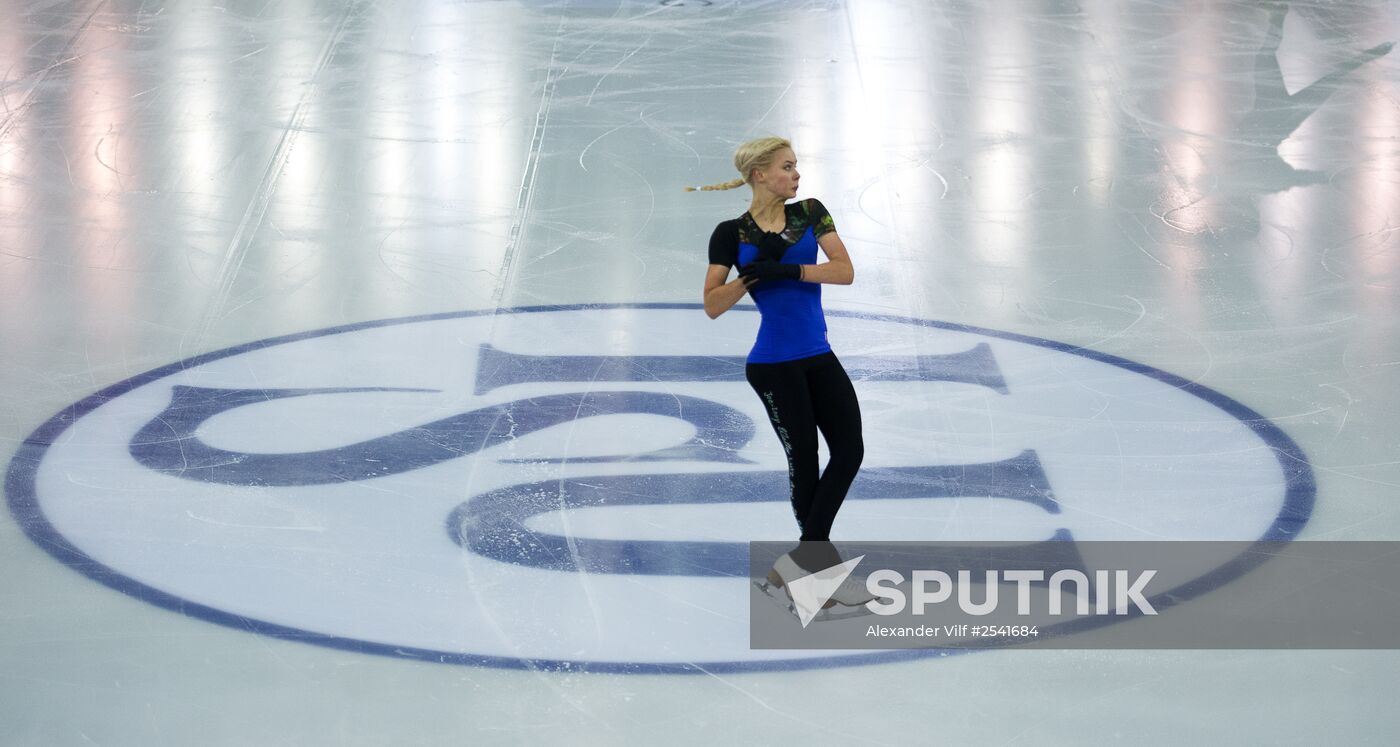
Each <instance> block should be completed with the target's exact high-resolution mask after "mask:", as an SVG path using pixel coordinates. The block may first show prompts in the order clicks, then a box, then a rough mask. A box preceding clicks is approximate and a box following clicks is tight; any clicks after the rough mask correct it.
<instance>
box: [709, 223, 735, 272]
mask: <svg viewBox="0 0 1400 747" xmlns="http://www.w3.org/2000/svg"><path fill="white" fill-rule="evenodd" d="M738 261H739V221H737V220H727V221H725V222H723V223H721V224H719V225H718V226H715V232H714V233H712V234H710V264H712V265H724V266H725V267H733V266H734V265H735V263H737V262H738Z"/></svg>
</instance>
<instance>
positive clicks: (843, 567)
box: [787, 555, 865, 628]
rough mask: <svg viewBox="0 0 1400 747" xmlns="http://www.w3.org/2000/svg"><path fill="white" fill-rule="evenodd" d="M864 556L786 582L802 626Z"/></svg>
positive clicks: (839, 586) (805, 625) (819, 608)
mask: <svg viewBox="0 0 1400 747" xmlns="http://www.w3.org/2000/svg"><path fill="white" fill-rule="evenodd" d="M864 558H865V556H864V555H862V556H860V557H859V558H855V559H853V560H847V561H846V562H844V563H841V564H839V565H833V566H831V567H830V568H826V569H823V570H820V571H817V572H816V573H813V574H811V575H809V576H803V577H802V578H799V579H794V580H792V581H789V582H788V585H787V589H788V594H790V595H792V606H793V608H794V609H796V610H797V619H798V620H801V621H802V627H803V628H806V627H807V625H808V623H810V622H812V619H813V618H815V617H816V616H817V613H818V612H821V611H822V607H823V606H824V605H825V604H826V603H827V600H829V599H831V595H832V594H835V593H836V590H837V589H839V588H841V584H842V583H843V582H844V581H845V580H846V577H847V576H849V575H851V571H854V570H855V569H856V566H857V565H858V564H859V563H860V561H861V560H863V559H864Z"/></svg>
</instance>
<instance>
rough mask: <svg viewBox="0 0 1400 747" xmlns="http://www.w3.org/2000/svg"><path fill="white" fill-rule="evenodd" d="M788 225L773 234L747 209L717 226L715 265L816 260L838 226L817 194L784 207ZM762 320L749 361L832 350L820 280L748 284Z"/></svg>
mask: <svg viewBox="0 0 1400 747" xmlns="http://www.w3.org/2000/svg"><path fill="white" fill-rule="evenodd" d="M783 210H784V212H785V213H786V214H787V227H786V228H784V229H783V231H782V232H781V233H768V232H767V231H764V230H763V229H761V228H759V227H758V224H757V223H755V222H754V219H753V216H751V215H749V214H748V213H744V214H743V215H742V216H740V217H738V218H735V219H734V220H727V221H724V222H723V223H721V224H719V225H718V226H716V227H715V232H714V233H713V234H712V235H711V236H710V264H712V265H724V266H725V267H733V266H735V265H738V266H740V267H743V266H744V265H747V264H748V263H750V262H752V261H754V259H756V258H758V257H760V256H762V257H769V258H772V259H773V260H775V261H778V262H783V263H786V264H796V265H814V264H816V263H817V237H819V236H821V235H823V234H826V233H830V232H831V231H835V230H836V223H835V221H833V220H832V219H831V214H830V213H828V212H827V211H826V207H825V206H823V205H822V204H821V202H819V201H818V200H816V199H815V198H810V199H806V200H802V201H800V202H793V203H790V204H788V205H785V206H783ZM749 295H750V296H752V297H753V302H754V304H755V305H757V306H758V312H759V315H760V317H761V318H762V321H761V322H759V325H758V339H757V340H755V341H754V345H753V350H751V351H749V357H748V362H749V363H781V362H783V361H791V360H797V359H799V358H809V357H811V356H814V355H821V354H822V353H826V352H830V350H831V346H830V345H829V344H827V341H826V317H825V316H824V315H823V314H822V288H821V285H820V284H819V283H804V282H802V281H800V280H770V281H767V282H764V283H759V284H757V285H754V286H752V287H751V288H749Z"/></svg>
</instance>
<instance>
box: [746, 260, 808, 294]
mask: <svg viewBox="0 0 1400 747" xmlns="http://www.w3.org/2000/svg"><path fill="white" fill-rule="evenodd" d="M739 277H741V278H744V282H745V286H744V287H746V288H747V287H750V286H752V285H753V284H754V283H764V282H767V281H769V280H801V279H802V265H789V264H783V263H782V262H774V261H773V260H771V259H767V258H764V257H760V258H759V259H756V260H754V261H752V262H750V263H749V264H746V265H744V266H743V267H741V268H739Z"/></svg>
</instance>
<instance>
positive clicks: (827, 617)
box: [750, 580, 875, 622]
mask: <svg viewBox="0 0 1400 747" xmlns="http://www.w3.org/2000/svg"><path fill="white" fill-rule="evenodd" d="M750 583H752V584H753V585H754V588H756V589H758V590H759V591H761V592H763V596H765V597H767V598H768V599H770V600H772V601H773V603H774V604H777V605H778V606H780V607H782V608H783V609H785V610H787V611H788V614H791V615H792V616H793V617H795V618H797V619H799V620H800V619H801V616H799V615H798V614H797V606H796V605H794V604H793V603H792V597H790V596H788V593H787V589H784V588H782V587H779V586H774V585H773V584H771V583H769V582H768V581H766V580H763V581H751V582H750ZM873 614H875V613H873V612H871V611H870V610H869V609H866V607H865V605H863V604H861V605H857V606H855V607H847V606H846V605H843V604H839V603H837V602H836V601H834V600H829V601H827V603H826V605H825V606H824V607H823V608H822V611H821V612H818V613H817V616H816V617H814V618H812V622H824V621H826V622H835V621H838V620H849V619H851V618H853V617H865V616H866V615H873Z"/></svg>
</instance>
